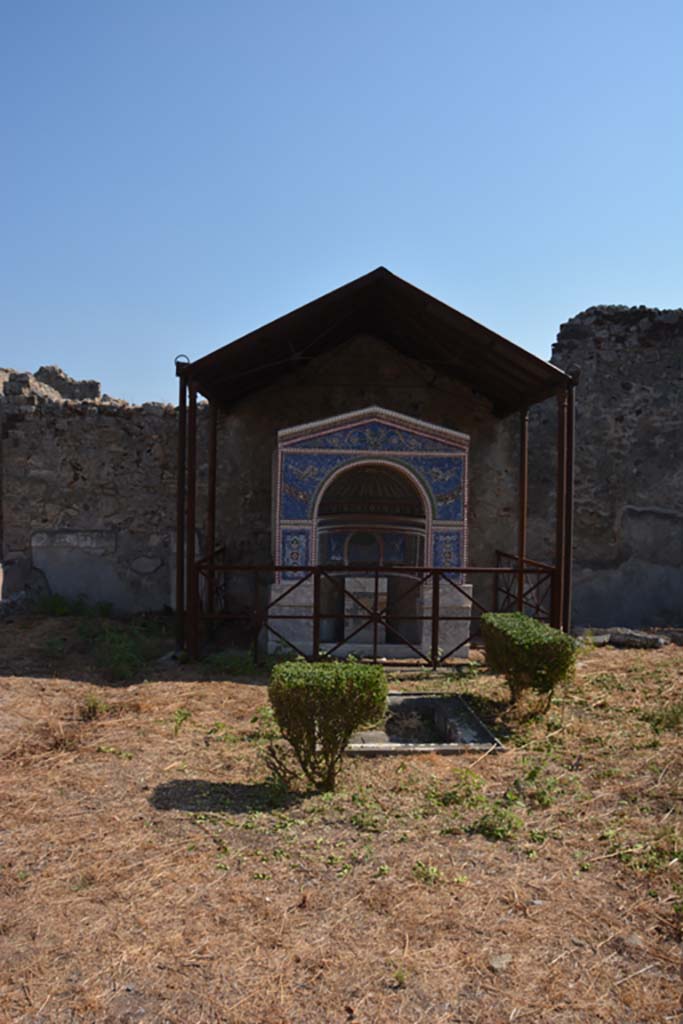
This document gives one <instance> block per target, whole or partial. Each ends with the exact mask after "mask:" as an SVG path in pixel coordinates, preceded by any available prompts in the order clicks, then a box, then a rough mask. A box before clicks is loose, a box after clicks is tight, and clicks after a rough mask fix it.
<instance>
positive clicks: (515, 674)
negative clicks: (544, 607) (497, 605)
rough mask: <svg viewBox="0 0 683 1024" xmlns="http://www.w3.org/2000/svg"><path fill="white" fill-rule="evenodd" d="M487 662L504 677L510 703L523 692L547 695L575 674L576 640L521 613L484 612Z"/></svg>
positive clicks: (482, 618) (483, 629)
mask: <svg viewBox="0 0 683 1024" xmlns="http://www.w3.org/2000/svg"><path fill="white" fill-rule="evenodd" d="M481 631H482V634H483V637H484V644H485V647H486V661H487V662H488V664H489V666H490V667H491V669H492V670H493V671H494V672H496V673H498V674H500V675H503V676H505V678H506V680H507V683H508V686H509V687H510V693H511V695H512V700H513V702H515V701H517V700H518V699H519V697H520V695H521V693H522V692H523V691H524V690H527V689H530V690H535V691H536V692H537V693H540V694H547V695H548V698H549V699H550V697H551V696H552V692H553V690H554V689H555V687H556V686H557V684H558V683H561V682H565V681H567V680H569V679H571V678H573V675H574V665H575V663H576V641H575V640H574V639H573V637H571V636H568V635H567V634H566V633H563V632H561V630H559V629H553V627H552V626H548V625H546V623H545V622H539V620H538V619H531V618H529V616H528V615H524V614H522V612H487V613H486V614H485V615H482V617H481Z"/></svg>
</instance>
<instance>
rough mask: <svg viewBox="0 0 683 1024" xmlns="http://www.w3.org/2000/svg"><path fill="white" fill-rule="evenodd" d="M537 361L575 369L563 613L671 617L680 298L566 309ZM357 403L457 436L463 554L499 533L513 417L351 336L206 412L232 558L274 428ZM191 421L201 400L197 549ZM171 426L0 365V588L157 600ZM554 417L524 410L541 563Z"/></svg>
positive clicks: (510, 532)
mask: <svg viewBox="0 0 683 1024" xmlns="http://www.w3.org/2000/svg"><path fill="white" fill-rule="evenodd" d="M552 359H553V362H554V363H556V364H557V365H558V366H561V367H562V368H563V369H565V370H568V371H570V372H572V373H575V374H577V375H578V377H579V383H578V388H577V422H576V432H577V451H576V456H577V457H576V514H575V566H576V568H575V587H574V613H575V614H574V621H575V622H576V623H577V624H584V625H595V626H598V625H613V624H620V625H629V626H644V625H657V624H667V625H676V624H678V625H683V457H682V452H683V422H682V420H683V397H682V396H683V380H682V378H683V372H682V361H683V311H681V310H678V311H664V312H661V311H658V310H648V309H645V308H643V307H639V308H636V309H631V308H627V307H621V306H606V307H593V308H591V309H589V310H586V311H585V312H584V313H581V314H579V315H578V316H576V317H574V318H573V319H571V320H570V321H569V322H568V323H566V324H564V325H562V327H561V329H560V333H559V335H558V340H557V343H556V345H555V347H554V349H553V357H552ZM373 404H376V405H381V406H385V407H387V408H389V409H393V410H395V411H397V412H402V413H406V414H408V415H410V416H415V417H417V418H420V419H425V420H428V421H432V422H434V423H437V424H441V425H443V426H446V427H451V428H452V429H455V430H460V431H464V432H465V433H468V434H470V436H471V449H470V494H469V499H470V500H469V525H470V531H469V535H470V559H469V560H470V562H471V563H472V564H475V565H486V564H491V563H492V562H493V560H494V557H495V551H496V549H497V548H501V549H509V550H513V551H514V550H515V545H516V514H517V505H516V502H517V497H516V495H517V469H518V453H517V443H518V440H517V439H518V418H517V417H516V416H512V417H509V418H508V419H506V420H502V421H501V420H498V419H496V417H494V416H493V414H492V412H491V409H490V407H489V405H488V403H487V402H486V401H485V400H484V399H482V398H480V397H475V396H473V395H472V393H471V392H470V391H469V390H468V389H467V388H465V387H460V386H459V385H457V384H454V383H453V382H452V381H450V380H448V379H446V378H440V377H439V376H438V375H436V374H435V373H434V372H433V371H431V370H428V369H427V368H425V367H424V366H423V365H422V364H420V363H419V362H418V361H415V360H411V359H407V358H405V357H403V356H401V355H399V354H397V352H396V351H395V350H394V349H392V348H391V347H390V346H388V345H387V344H386V343H384V342H383V341H381V340H380V339H378V338H372V337H369V336H363V337H356V338H355V339H352V340H350V341H349V342H348V343H347V344H346V345H344V346H341V347H340V348H338V349H337V350H336V351H335V352H333V353H331V354H329V355H327V356H324V357H321V358H319V359H317V360H314V361H312V362H311V363H310V364H306V365H303V366H302V367H301V369H300V370H298V371H296V372H293V373H290V374H288V375H287V376H285V377H283V378H281V379H280V381H278V383H277V384H275V385H273V386H272V387H270V388H268V389H265V390H263V391H261V392H259V393H257V394H254V395H250V396H246V397H245V398H244V399H243V400H242V401H241V402H240V403H238V405H237V406H236V407H235V408H233V409H232V410H231V412H230V413H229V414H227V415H221V417H220V422H219V435H218V437H219V452H218V500H217V540H218V542H223V543H224V544H225V548H226V558H227V559H228V560H229V561H231V562H238V563H242V564H245V563H256V562H259V563H267V562H269V561H270V560H271V558H272V543H271V536H272V518H271V517H272V502H271V489H272V460H273V453H274V451H275V448H276V441H277V432H278V430H279V429H281V428H283V427H289V426H294V425H297V424H301V423H305V422H308V421H310V420H315V419H321V418H324V417H326V416H331V415H335V414H339V413H343V412H350V411H352V410H354V409H360V408H363V407H364V406H368V405H373ZM205 420H206V417H205V412H204V409H203V407H200V410H199V426H200V439H199V444H198V478H199V501H198V531H197V532H198V536H197V545H198V551H200V550H202V547H203V524H204V509H205V501H204V496H205V493H206V488H205V485H206V468H207V467H206V443H205V428H206V423H205ZM176 429H177V417H176V411H175V410H174V409H173V407H171V406H161V405H154V404H149V405H142V406H130V405H128V404H126V403H125V402H117V401H115V400H112V399H109V398H107V396H104V397H100V392H99V385H97V383H96V382H92V381H85V382H83V381H80V382H79V381H73V380H72V379H71V378H69V377H67V376H66V374H64V373H63V372H62V371H61V370H59V369H57V368H55V367H43V368H41V370H40V371H39V372H38V374H36V375H35V376H34V375H31V374H26V373H23V374H22V373H15V372H14V371H11V370H0V431H1V440H0V498H1V500H0V563H1V564H2V570H1V571H0V592H1V593H2V595H3V596H7V595H8V594H10V593H12V592H15V591H16V590H18V589H21V587H23V586H25V585H26V583H27V582H31V581H33V582H36V581H37V582H39V583H40V582H46V583H47V584H48V585H49V586H50V587H51V588H52V589H53V590H54V591H56V592H60V593H64V594H68V595H71V596H76V595H77V594H79V593H85V594H86V595H87V596H88V597H89V598H90V599H91V600H106V601H110V602H112V603H113V604H114V605H116V606H117V607H119V608H121V609H124V610H136V609H143V608H144V609H149V608H161V607H163V606H164V605H173V603H174V587H173V574H174V565H175V549H174V538H175V484H176ZM555 432H556V420H555V404H554V402H549V403H545V404H544V405H542V406H538V407H535V408H534V409H533V410H532V415H531V429H530V434H531V438H530V442H531V443H530V521H529V555H530V556H531V557H536V558H540V559H543V560H550V561H552V560H553V556H554V542H553V530H554V519H553V515H554V511H553V510H554V490H555V454H554V452H555V449H554V445H555ZM2 571H4V582H3V580H2V578H1V573H2Z"/></svg>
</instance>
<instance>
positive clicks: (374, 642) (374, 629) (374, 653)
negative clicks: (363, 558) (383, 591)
mask: <svg viewBox="0 0 683 1024" xmlns="http://www.w3.org/2000/svg"><path fill="white" fill-rule="evenodd" d="M378 612H379V569H375V587H374V597H373V602H372V614H373V618H372V660H373V661H377V631H378V628H379V622H378V619H377V615H378Z"/></svg>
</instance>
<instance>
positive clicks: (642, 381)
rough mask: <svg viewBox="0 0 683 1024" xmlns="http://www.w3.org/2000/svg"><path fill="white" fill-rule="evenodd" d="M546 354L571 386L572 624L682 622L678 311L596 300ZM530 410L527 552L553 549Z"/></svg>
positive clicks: (681, 325)
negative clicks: (573, 388)
mask: <svg viewBox="0 0 683 1024" xmlns="http://www.w3.org/2000/svg"><path fill="white" fill-rule="evenodd" d="M552 362H553V363H555V365H557V366H560V367H561V368H562V369H563V370H566V371H567V372H570V373H572V374H573V375H575V377H576V378H577V380H578V385H577V389H576V472H575V487H576V492H575V493H576V500H575V523H574V527H575V528H574V588H573V611H574V615H573V618H574V622H575V623H576V624H578V625H595V626H608V625H624V626H636V627H637V626H650V625H683V310H656V309H647V308H645V307H643V306H639V307H627V306H593V307H591V308H590V309H587V310H586V311H585V312H583V313H579V314H578V316H575V317H573V318H572V319H571V320H569V321H568V322H567V323H565V324H562V326H561V328H560V331H559V334H558V337H557V342H556V343H555V345H554V347H553V354H552ZM556 422H557V421H556V407H555V403H554V402H547V403H545V404H544V405H542V406H539V407H537V408H536V409H534V410H533V411H532V417H531V431H530V433H531V475H530V482H531V492H530V505H531V508H530V511H531V518H530V541H531V542H530V551H529V553H530V555H532V556H533V555H534V554H535V555H536V557H539V558H544V557H548V556H551V555H552V550H553V547H552V545H553V541H552V523H551V522H549V520H548V517H547V511H546V509H547V507H548V496H549V495H550V496H551V497H552V499H554V492H555V464H554V462H553V461H552V460H549V459H548V458H547V457H546V456H545V455H544V453H543V445H542V441H541V438H542V436H543V435H544V434H547V432H548V431H550V432H551V433H552V434H553V435H554V432H555V430H556Z"/></svg>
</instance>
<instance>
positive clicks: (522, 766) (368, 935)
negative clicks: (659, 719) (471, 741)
mask: <svg viewBox="0 0 683 1024" xmlns="http://www.w3.org/2000/svg"><path fill="white" fill-rule="evenodd" d="M77 628H78V627H77V624H74V623H73V622H69V621H64V620H57V621H55V620H52V621H48V620H35V619H34V620H31V619H25V620H18V621H17V622H15V623H12V624H3V625H0V642H1V643H2V651H1V652H0V662H1V663H2V666H1V667H2V669H3V670H4V672H5V673H6V674H5V675H3V676H2V677H0V717H1V720H2V725H3V728H2V730H0V747H1V749H2V760H1V761H0V771H1V773H2V792H3V805H2V806H3V815H2V823H1V825H0V842H1V853H0V863H1V865H2V874H1V876H0V901H1V916H0V1007H1V1008H2V1009H0V1017H1V1016H2V1015H3V1014H4V1017H2V1019H5V1020H7V1021H13V1022H17V1024H18V1022H23V1024H29V1022H30V1024H62V1022H64V1024H66V1022H70V1024H73V1022H78V1024H81V1022H84V1024H85V1022H97V1024H103V1022H104V1024H114V1022H116V1024H126V1022H130V1024H132V1022H134V1021H135V1022H137V1021H145V1022H147V1021H150V1022H165V1021H167V1022H173V1024H200V1022H202V1024H203V1022H207V1024H209V1022H212V1024H213V1022H221V1024H223V1022H224V1024H328V1022H329V1024H337V1022H339V1024H354V1022H355V1024H361V1022H363V1024H389V1022H405V1024H417V1022H424V1024H447V1022H448V1024H456V1022H458V1024H478V1022H481V1024H499V1022H500V1024H503V1022H506V1024H507V1022H515V1021H520V1022H521V1021H530V1022H534V1024H545V1022H549V1024H550V1022H552V1024H584V1022H585V1024H595V1022H610V1024H611V1022H613V1024H645V1022H657V1024H664V1022H667V1021H676V1022H678V1021H679V1020H680V996H681V978H680V974H679V971H680V948H679V939H680V934H679V932H680V912H681V910H682V909H683V906H682V905H683V876H682V873H681V867H680V862H679V860H678V856H679V855H680V854H681V843H682V842H683V840H682V838H681V835H682V831H683V826H682V823H681V795H682V793H681V790H682V788H683V782H682V769H683V739H682V736H681V732H680V731H679V730H680V724H679V725H678V727H677V726H676V719H675V715H674V716H673V717H672V716H670V717H669V719H668V720H667V723H666V726H667V727H664V728H662V729H661V731H660V732H659V733H657V732H655V729H654V728H653V726H652V725H651V724H650V723H649V722H648V721H646V720H644V718H643V715H647V714H648V713H649V712H651V711H652V710H654V709H657V708H661V707H662V706H669V707H672V706H674V705H675V704H676V702H680V701H681V700H683V692H682V689H681V677H682V670H683V652H682V651H681V650H680V649H679V648H667V649H664V650H661V651H653V652H627V651H614V650H611V649H607V650H601V651H593V652H588V653H587V654H585V655H584V656H583V657H582V658H581V661H580V666H579V675H578V681H577V684H576V686H575V687H573V688H572V689H571V691H570V692H568V693H566V694H565V695H564V696H561V697H560V698H559V699H557V700H556V701H555V702H554V703H553V706H552V708H551V710H550V713H549V715H548V716H546V718H545V719H543V720H541V721H538V722H535V723H526V724H524V725H523V726H518V728H517V729H516V731H515V732H514V735H513V737H512V741H511V743H510V746H509V749H508V752H507V753H505V754H502V755H498V756H491V757H487V758H484V759H483V760H479V759H475V758H474V757H459V758H441V759H439V758H437V757H419V758H413V759H408V758H406V759H401V758H396V759H387V760H379V759H378V760H372V761H368V760H360V759H359V760H356V761H354V762H353V763H351V764H349V766H348V768H347V769H346V771H345V772H344V774H343V776H342V779H341V785H340V789H339V792H338V793H336V794H334V795H333V796H321V795H314V796H306V795H304V794H299V796H298V797H297V798H292V799H288V798H287V797H286V796H285V795H283V794H282V793H278V792H277V791H276V790H274V789H273V788H272V787H271V786H269V785H268V783H267V780H266V778H265V773H264V769H263V768H262V765H261V762H260V760H259V756H258V744H257V743H256V742H254V732H255V725H254V724H253V722H252V717H253V715H254V714H255V713H256V712H257V711H258V709H259V708H260V707H262V706H263V704H264V702H265V690H264V687H263V686H262V685H258V684H255V681H253V680H252V681H217V680H210V679H206V678H204V679H202V678H198V672H197V669H193V667H192V666H185V667H180V666H171V667H168V668H165V669H163V671H159V666H158V665H156V666H155V667H154V669H151V668H149V667H148V669H147V681H145V682H136V683H135V685H131V686H127V687H111V686H107V685H105V684H104V679H103V677H102V676H100V675H98V672H97V670H95V669H94V668H93V667H92V666H91V665H90V664H89V661H88V658H87V655H86V654H84V653H83V651H82V650H79V649H78V644H76V643H72V642H71V639H69V638H73V636H74V635H75V631H76V630H77ZM57 634H59V635H60V636H62V637H66V643H65V644H64V645H62V646H63V647H64V653H63V654H61V655H55V653H54V652H55V644H54V643H53V642H52V639H51V638H53V636H56V635H57ZM46 651H47V653H46ZM256 682H257V681H256ZM402 685H403V686H404V687H405V688H408V687H409V686H410V688H419V687H416V686H415V684H414V683H411V684H402ZM438 685H446V684H445V683H444V682H443V681H441V682H440V683H439V684H438ZM457 685H458V688H460V689H467V690H468V691H470V692H472V693H478V694H480V695H481V696H483V697H486V698H488V699H500V698H501V697H502V695H503V692H504V691H503V690H502V689H501V688H500V686H499V682H498V681H497V680H495V679H492V678H490V677H487V676H485V675H481V676H478V677H476V678H472V679H469V680H464V681H463V680H461V681H460V682H459V683H458V684H457ZM425 686H426V687H427V688H430V689H431V688H433V687H434V683H433V682H426V683H425ZM96 702H100V703H99V704H96ZM102 705H107V706H106V707H104V706H102ZM178 712H180V713H178ZM186 712H189V713H190V717H187V716H186ZM216 723H223V724H222V725H220V726H217V725H216ZM660 727H661V725H660ZM475 760H478V763H477V764H476V765H475V767H474V772H476V773H477V775H479V776H480V777H481V780H482V781H481V784H480V785H481V788H482V791H483V794H484V799H485V800H486V801H487V803H486V804H482V803H477V802H476V790H477V786H476V785H475V786H474V787H471V786H470V787H469V788H470V789H472V788H473V790H474V792H475V795H474V797H473V799H472V801H471V802H472V803H473V806H470V807H464V808H463V807H462V805H461V804H458V803H455V804H454V803H451V802H449V799H448V796H447V794H448V793H449V792H451V791H452V790H453V788H454V787H459V790H458V791H459V792H460V793H462V791H463V789H464V788H467V783H468V779H470V777H469V776H463V774H462V769H463V768H465V767H467V766H468V765H472V764H473V763H474V761H475ZM506 793H508V794H509V797H508V799H507V802H506V800H505V794H506ZM513 798H516V802H515V803H512V802H511V800H512V799H513ZM496 801H503V805H504V806H507V807H510V808H511V809H512V811H513V813H514V814H516V815H517V816H518V817H519V818H520V820H521V827H520V829H519V831H518V833H517V834H516V835H513V836H511V837H510V838H507V839H505V838H504V839H501V840H500V841H497V842H494V841H490V840H488V839H486V838H485V837H484V836H483V835H481V834H479V833H477V832H470V831H468V829H470V828H471V826H472V825H473V824H474V823H475V822H476V821H477V819H479V818H481V816H482V814H483V813H484V812H485V811H486V810H487V809H490V807H491V805H492V804H493V803H495V802H496ZM506 955H509V957H508V958H506ZM500 957H502V958H503V959H497V958H500Z"/></svg>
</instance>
